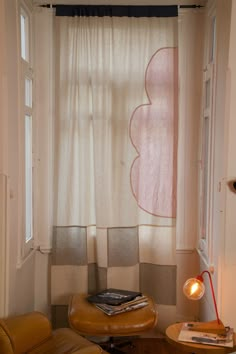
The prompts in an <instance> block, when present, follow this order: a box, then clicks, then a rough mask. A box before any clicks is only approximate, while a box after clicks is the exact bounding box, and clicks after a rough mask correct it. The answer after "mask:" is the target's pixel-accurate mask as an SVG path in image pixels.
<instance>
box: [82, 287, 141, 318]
mask: <svg viewBox="0 0 236 354" xmlns="http://www.w3.org/2000/svg"><path fill="white" fill-rule="evenodd" d="M87 300H88V301H89V302H91V303H93V304H94V305H95V306H96V307H97V308H98V309H100V310H101V311H103V312H104V313H105V314H106V315H108V316H113V315H117V314H120V313H123V312H128V311H133V310H137V309H140V308H142V307H145V306H147V305H148V299H147V297H146V296H145V295H143V294H142V293H141V292H136V291H129V290H121V289H106V290H103V291H101V292H99V293H97V294H95V295H91V296H88V297H87Z"/></svg>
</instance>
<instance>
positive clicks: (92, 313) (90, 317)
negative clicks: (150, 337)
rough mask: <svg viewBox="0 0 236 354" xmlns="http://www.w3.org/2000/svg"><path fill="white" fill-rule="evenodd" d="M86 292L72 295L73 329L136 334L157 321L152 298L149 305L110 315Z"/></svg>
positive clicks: (89, 332) (70, 315) (90, 333)
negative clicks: (97, 305)
mask: <svg viewBox="0 0 236 354" xmlns="http://www.w3.org/2000/svg"><path fill="white" fill-rule="evenodd" d="M87 296H88V295H86V294H75V295H73V296H72V297H71V300H70V304H69V310H68V319H69V324H70V327H71V328H72V329H74V330H75V331H77V332H78V333H80V334H83V335H86V336H110V337H115V336H119V337H122V336H134V335H139V334H141V333H143V332H146V331H148V330H150V329H151V328H153V327H155V325H156V323H157V312H156V309H155V303H154V301H153V300H152V298H150V297H148V306H146V307H143V308H140V309H138V310H134V311H130V312H123V313H121V314H119V315H115V316H108V315H106V314H105V313H103V312H102V311H101V310H99V309H97V308H96V306H95V305H93V304H91V303H89V302H88V301H87V299H86V298H87Z"/></svg>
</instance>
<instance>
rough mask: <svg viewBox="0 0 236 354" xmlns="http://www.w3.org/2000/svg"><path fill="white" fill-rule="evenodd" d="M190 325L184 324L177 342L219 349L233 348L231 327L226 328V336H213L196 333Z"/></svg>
mask: <svg viewBox="0 0 236 354" xmlns="http://www.w3.org/2000/svg"><path fill="white" fill-rule="evenodd" d="M191 327H192V324H191V323H188V322H186V323H184V324H183V326H182V328H181V331H180V333H179V337H178V340H180V341H183V342H192V343H197V344H207V345H216V346H220V347H233V345H234V341H233V335H234V331H233V328H231V327H225V328H226V334H224V335H222V334H214V333H209V332H198V331H192V330H191Z"/></svg>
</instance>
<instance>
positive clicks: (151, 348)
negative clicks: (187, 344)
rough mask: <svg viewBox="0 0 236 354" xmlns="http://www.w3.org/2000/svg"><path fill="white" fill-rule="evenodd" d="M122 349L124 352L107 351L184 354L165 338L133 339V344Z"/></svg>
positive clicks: (115, 353)
mask: <svg viewBox="0 0 236 354" xmlns="http://www.w3.org/2000/svg"><path fill="white" fill-rule="evenodd" d="M104 349H106V348H104ZM121 349H122V351H120V350H116V349H112V350H108V349H106V350H108V352H109V353H111V354H120V353H122V352H123V353H126V354H157V353H158V354H183V352H180V351H179V350H177V349H175V348H173V346H171V345H170V344H169V343H168V342H167V341H166V339H165V338H138V339H133V340H132V344H128V345H126V346H124V347H122V348H121Z"/></svg>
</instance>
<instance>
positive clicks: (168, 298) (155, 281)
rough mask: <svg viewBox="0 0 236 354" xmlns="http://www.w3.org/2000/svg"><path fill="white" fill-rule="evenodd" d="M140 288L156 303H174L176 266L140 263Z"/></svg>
mask: <svg viewBox="0 0 236 354" xmlns="http://www.w3.org/2000/svg"><path fill="white" fill-rule="evenodd" d="M150 279H152V281H150ZM140 290H141V291H142V292H143V293H147V294H149V295H151V296H152V297H153V298H154V300H155V302H156V303H157V304H161V305H176V266H171V265H155V264H148V263H141V264H140Z"/></svg>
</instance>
